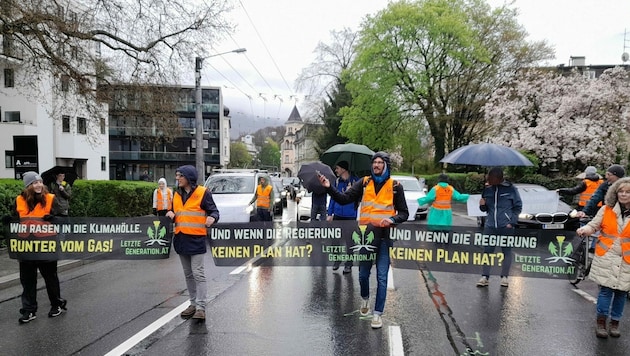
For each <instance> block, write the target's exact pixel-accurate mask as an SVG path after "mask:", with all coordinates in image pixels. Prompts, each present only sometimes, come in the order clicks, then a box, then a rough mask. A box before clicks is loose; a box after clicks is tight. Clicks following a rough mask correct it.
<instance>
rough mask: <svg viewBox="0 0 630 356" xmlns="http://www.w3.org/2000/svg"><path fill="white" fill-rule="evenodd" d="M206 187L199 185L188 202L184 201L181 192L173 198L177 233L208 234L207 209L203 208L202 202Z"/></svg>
mask: <svg viewBox="0 0 630 356" xmlns="http://www.w3.org/2000/svg"><path fill="white" fill-rule="evenodd" d="M205 192H206V188H205V187H203V186H200V185H198V186H197V188H195V190H194V191H193V192H192V194H190V196H189V197H188V200H186V204H184V203H183V202H182V197H181V195H179V193H175V197H174V198H173V211H174V213H175V233H176V234H177V233H180V232H181V233H183V234H187V235H197V236H206V235H207V230H206V211H205V210H203V209H201V202H202V200H203V195H204V193H205Z"/></svg>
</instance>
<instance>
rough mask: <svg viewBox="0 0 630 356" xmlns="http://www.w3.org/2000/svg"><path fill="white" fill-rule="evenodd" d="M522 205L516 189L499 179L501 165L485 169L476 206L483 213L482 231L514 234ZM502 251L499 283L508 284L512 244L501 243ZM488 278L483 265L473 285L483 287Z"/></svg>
mask: <svg viewBox="0 0 630 356" xmlns="http://www.w3.org/2000/svg"><path fill="white" fill-rule="evenodd" d="M522 208H523V202H522V201H521V196H520V195H519V194H518V189H516V187H515V186H514V185H513V184H512V183H510V182H508V181H507V180H504V179H503V169H502V168H501V167H493V168H491V169H490V171H489V172H488V177H487V185H486V187H485V188H484V189H483V191H482V192H481V199H480V200H479V209H480V210H481V211H485V212H486V214H487V216H486V220H485V225H484V227H483V233H484V234H486V235H497V236H500V235H514V230H515V228H516V224H517V223H518V215H519V214H520V213H521V209H522ZM495 247H496V246H486V247H484V249H483V252H484V254H489V253H493V252H494V250H495ZM501 252H503V263H502V264H501V287H507V286H508V285H509V282H508V275H509V274H510V267H511V265H512V248H510V247H501ZM489 278H490V266H489V265H484V266H483V269H482V274H481V279H480V280H479V282H477V287H486V286H488V284H490V282H489Z"/></svg>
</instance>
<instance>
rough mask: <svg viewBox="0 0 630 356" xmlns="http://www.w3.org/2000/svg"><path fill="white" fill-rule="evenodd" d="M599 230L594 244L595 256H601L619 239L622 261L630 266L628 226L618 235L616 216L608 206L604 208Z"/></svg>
mask: <svg viewBox="0 0 630 356" xmlns="http://www.w3.org/2000/svg"><path fill="white" fill-rule="evenodd" d="M604 209H605V210H604V216H603V218H602V224H601V230H600V235H599V238H598V239H597V244H595V254H596V255H597V256H603V255H604V254H605V253H606V252H607V251H608V250H609V249H610V247H611V246H612V245H613V243H614V242H615V239H621V254H622V257H623V260H624V261H626V263H629V264H630V224H627V225H626V227H625V229H623V231H622V232H621V235H619V232H618V231H619V230H618V226H617V215H616V214H615V212H614V211H613V209H612V208H611V207H609V206H606V207H605V208H604Z"/></svg>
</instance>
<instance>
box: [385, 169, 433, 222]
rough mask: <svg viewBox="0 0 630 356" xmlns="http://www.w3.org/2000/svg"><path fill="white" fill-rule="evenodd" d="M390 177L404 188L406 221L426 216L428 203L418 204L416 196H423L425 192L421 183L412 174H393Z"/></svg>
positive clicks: (422, 218) (421, 218)
mask: <svg viewBox="0 0 630 356" xmlns="http://www.w3.org/2000/svg"><path fill="white" fill-rule="evenodd" d="M391 177H392V179H394V180H396V181H398V182H399V183H400V184H402V186H403V189H404V190H405V199H406V200H407V209H409V218H408V219H407V221H413V220H416V219H419V220H424V219H426V218H427V213H428V209H429V204H423V205H421V206H419V205H418V198H424V197H425V196H426V195H427V194H426V193H425V189H424V186H423V184H421V183H420V181H419V180H418V179H416V178H415V177H413V176H399V175H393V176H391Z"/></svg>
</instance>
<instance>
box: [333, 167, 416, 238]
mask: <svg viewBox="0 0 630 356" xmlns="http://www.w3.org/2000/svg"><path fill="white" fill-rule="evenodd" d="M370 179H372V178H371V177H370ZM389 179H391V178H388V179H387V180H389ZM387 180H386V181H387ZM386 181H385V182H386ZM385 182H381V183H380V184H376V182H374V183H375V189H376V193H378V192H379V191H380V190H381V188H382V187H383V185H385ZM326 191H327V192H328V194H330V197H331V198H332V199H334V200H335V201H336V202H337V203H339V204H350V203H355V202H356V203H359V202H361V199H362V198H363V184H353V185H352V187H350V189H348V190H346V192H345V193H340V192H339V191H337V189H336V188H335V186H334V185H333V184H331V185H330V187H329V188H328V189H327V190H326ZM394 209H396V215H394V216H392V219H393V220H394V224H400V223H402V222H405V221H407V218H408V217H409V209H408V208H407V201H406V200H405V191H404V190H403V187H402V184H398V183H397V182H394ZM378 230H382V233H383V235H382V237H389V229H386V228H378Z"/></svg>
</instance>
